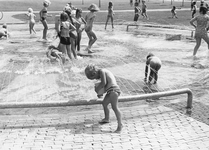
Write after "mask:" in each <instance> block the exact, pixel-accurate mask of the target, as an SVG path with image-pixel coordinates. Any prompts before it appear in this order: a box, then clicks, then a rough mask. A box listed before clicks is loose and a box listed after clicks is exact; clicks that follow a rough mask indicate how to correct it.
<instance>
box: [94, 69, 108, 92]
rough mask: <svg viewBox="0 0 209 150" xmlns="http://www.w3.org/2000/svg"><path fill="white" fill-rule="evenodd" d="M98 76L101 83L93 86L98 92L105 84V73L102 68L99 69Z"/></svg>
mask: <svg viewBox="0 0 209 150" xmlns="http://www.w3.org/2000/svg"><path fill="white" fill-rule="evenodd" d="M100 78H101V83H100V84H99V86H97V87H95V91H96V92H97V93H98V92H99V90H101V89H102V88H104V87H105V85H106V84H107V80H106V75H105V72H104V71H103V70H102V69H101V70H100Z"/></svg>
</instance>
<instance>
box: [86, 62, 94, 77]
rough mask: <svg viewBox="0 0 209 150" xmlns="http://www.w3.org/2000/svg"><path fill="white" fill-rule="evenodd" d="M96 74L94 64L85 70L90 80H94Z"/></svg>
mask: <svg viewBox="0 0 209 150" xmlns="http://www.w3.org/2000/svg"><path fill="white" fill-rule="evenodd" d="M95 74H96V66H95V65H94V64H89V65H88V66H87V67H86V68H85V75H86V77H87V78H88V79H94V77H95Z"/></svg>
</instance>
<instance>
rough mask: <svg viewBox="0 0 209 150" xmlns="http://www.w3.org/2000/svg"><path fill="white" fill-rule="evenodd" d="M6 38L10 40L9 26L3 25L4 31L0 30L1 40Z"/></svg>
mask: <svg viewBox="0 0 209 150" xmlns="http://www.w3.org/2000/svg"><path fill="white" fill-rule="evenodd" d="M2 37H6V39H7V38H8V32H7V25H6V24H3V26H2V29H0V38H2Z"/></svg>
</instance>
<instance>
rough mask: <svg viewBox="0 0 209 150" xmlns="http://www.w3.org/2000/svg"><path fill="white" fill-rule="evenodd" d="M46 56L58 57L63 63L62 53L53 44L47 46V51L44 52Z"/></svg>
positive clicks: (51, 58) (52, 58)
mask: <svg viewBox="0 0 209 150" xmlns="http://www.w3.org/2000/svg"><path fill="white" fill-rule="evenodd" d="M46 56H47V57H48V58H49V59H50V60H51V61H53V60H56V59H59V61H60V62H62V63H63V64H64V63H65V58H64V56H63V54H62V52H60V51H59V49H58V48H57V47H55V46H53V45H50V46H49V47H48V51H47V52H46Z"/></svg>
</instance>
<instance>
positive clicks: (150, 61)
mask: <svg viewBox="0 0 209 150" xmlns="http://www.w3.org/2000/svg"><path fill="white" fill-rule="evenodd" d="M161 64H162V63H161V60H160V59H159V58H158V57H156V56H154V54H152V53H149V54H148V55H147V60H146V67H145V78H144V81H145V82H146V81H147V74H148V66H150V74H149V77H148V78H149V81H148V83H149V84H150V83H151V81H152V79H154V84H156V83H157V79H158V71H159V70H160V68H161Z"/></svg>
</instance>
